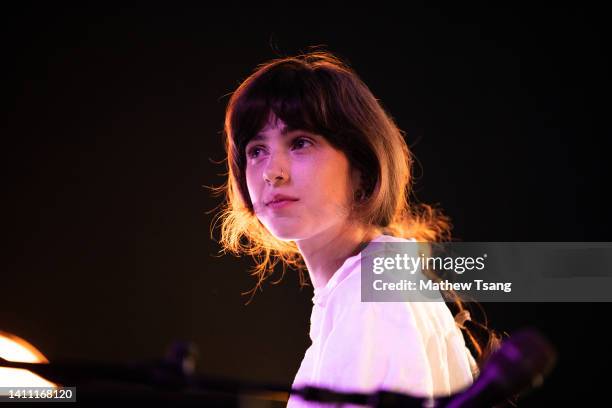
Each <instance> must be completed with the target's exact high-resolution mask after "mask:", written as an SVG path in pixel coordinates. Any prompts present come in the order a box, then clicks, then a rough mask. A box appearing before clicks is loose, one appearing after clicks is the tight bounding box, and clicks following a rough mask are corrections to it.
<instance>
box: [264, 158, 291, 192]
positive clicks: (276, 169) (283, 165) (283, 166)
mask: <svg viewBox="0 0 612 408" xmlns="http://www.w3.org/2000/svg"><path fill="white" fill-rule="evenodd" d="M277 156H278V155H272V156H270V161H269V162H268V165H267V166H266V168H265V169H264V172H263V178H264V180H265V181H266V183H269V184H273V185H278V184H282V183H284V182H286V181H288V180H289V171H288V168H289V165H288V163H287V162H286V161H285V160H280V159H279V158H278V157H277Z"/></svg>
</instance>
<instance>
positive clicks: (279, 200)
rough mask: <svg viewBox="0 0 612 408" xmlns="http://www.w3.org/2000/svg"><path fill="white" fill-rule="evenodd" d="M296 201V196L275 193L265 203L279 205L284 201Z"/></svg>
mask: <svg viewBox="0 0 612 408" xmlns="http://www.w3.org/2000/svg"><path fill="white" fill-rule="evenodd" d="M292 201H298V198H297V197H292V196H288V195H284V194H275V195H274V196H273V197H272V198H271V199H268V200H267V201H266V205H268V206H269V205H279V204H282V203H285V202H287V203H288V202H292Z"/></svg>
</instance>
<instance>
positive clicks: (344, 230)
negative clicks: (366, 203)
mask: <svg viewBox="0 0 612 408" xmlns="http://www.w3.org/2000/svg"><path fill="white" fill-rule="evenodd" d="M381 233H382V232H381V230H380V229H378V228H375V227H372V226H363V225H357V226H354V225H351V226H344V227H340V228H335V229H334V228H332V229H329V230H325V231H323V232H321V233H319V234H317V235H315V236H313V237H310V238H308V239H304V240H299V241H296V244H297V247H298V249H299V250H300V253H301V254H302V257H303V258H304V261H305V263H306V267H307V268H308V273H309V275H310V281H311V282H312V284H313V286H314V288H315V289H320V288H323V287H325V285H327V282H329V280H330V279H331V277H332V276H333V275H334V273H335V272H336V271H337V270H338V269H339V268H340V267H341V266H342V264H343V263H344V261H346V259H347V258H349V257H351V256H354V255H357V254H358V253H359V252H361V250H362V249H363V248H364V247H365V246H366V245H367V243H368V242H370V241H371V240H372V239H374V238H375V237H376V236H378V235H380V234H381Z"/></svg>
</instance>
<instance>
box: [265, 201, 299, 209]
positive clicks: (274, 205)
mask: <svg viewBox="0 0 612 408" xmlns="http://www.w3.org/2000/svg"><path fill="white" fill-rule="evenodd" d="M296 201H298V200H295V199H280V200H273V201H270V202H269V203H268V204H266V207H270V208H273V209H278V208H284V207H287V206H289V205H291V204H293V203H295V202H296Z"/></svg>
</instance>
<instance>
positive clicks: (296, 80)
mask: <svg viewBox="0 0 612 408" xmlns="http://www.w3.org/2000/svg"><path fill="white" fill-rule="evenodd" d="M321 82H322V81H321V77H320V76H318V75H317V72H316V71H313V70H311V69H309V68H306V67H303V66H298V65H296V64H290V63H286V64H281V65H279V66H275V67H271V69H269V70H267V71H265V72H263V73H261V75H260V76H258V77H257V78H255V79H254V81H252V82H251V83H250V84H248V85H247V87H246V88H245V89H243V90H242V92H240V94H239V95H238V98H237V100H236V103H235V105H234V110H233V112H232V113H233V114H232V117H231V124H232V130H233V132H232V133H233V137H234V144H235V145H236V147H238V151H239V152H240V153H239V154H240V155H242V154H243V153H244V148H245V146H246V144H247V143H248V142H249V140H250V139H251V138H252V137H253V136H255V134H257V133H258V132H259V131H260V130H261V129H262V128H263V127H264V126H265V125H266V124H267V122H268V119H269V118H270V114H271V113H272V114H274V116H275V117H276V119H277V120H278V119H280V120H282V121H283V122H284V123H285V124H286V125H287V127H288V128H289V129H290V130H297V129H301V130H305V131H308V132H313V133H316V134H320V135H322V136H327V135H328V134H329V131H330V129H329V127H328V124H329V120H328V118H327V117H326V115H325V113H326V112H328V111H329V109H328V107H327V104H326V101H327V100H329V98H328V97H327V92H328V91H326V87H328V86H329V85H328V84H322V83H321Z"/></svg>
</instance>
